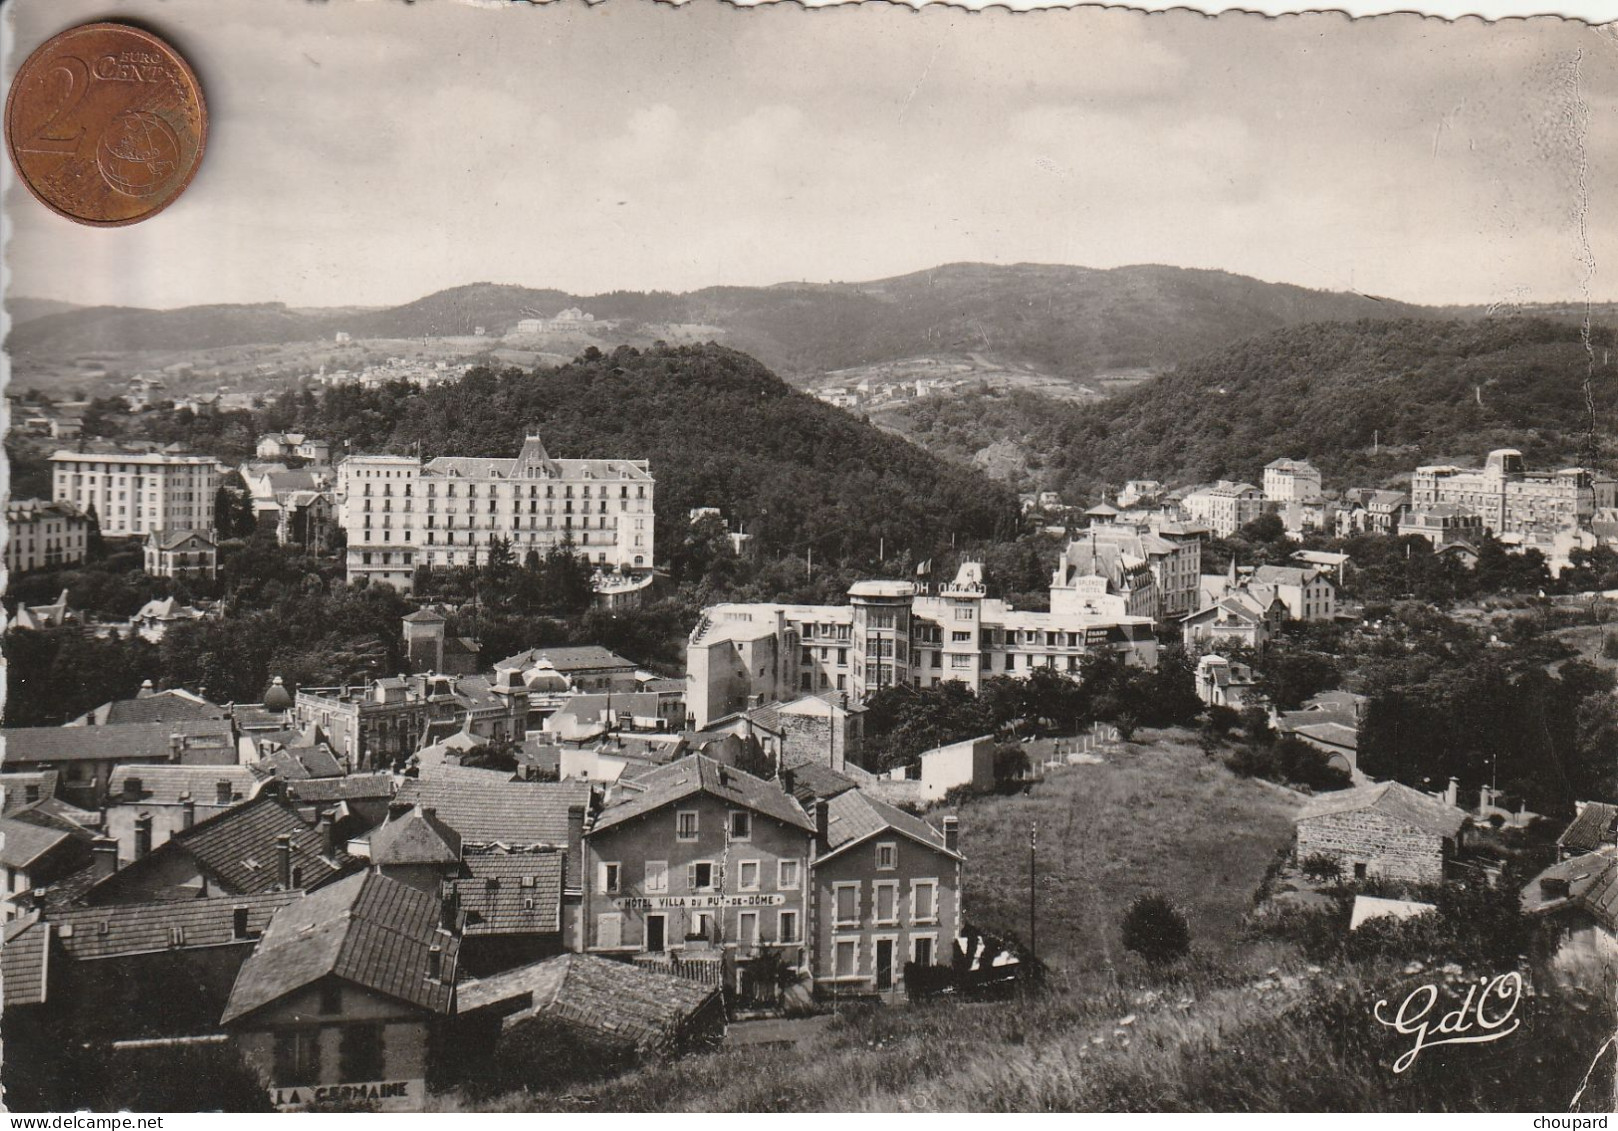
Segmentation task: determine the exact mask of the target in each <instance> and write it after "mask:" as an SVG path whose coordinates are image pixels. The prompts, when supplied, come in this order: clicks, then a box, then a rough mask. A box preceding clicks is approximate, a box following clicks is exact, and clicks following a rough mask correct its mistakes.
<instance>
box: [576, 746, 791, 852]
mask: <svg viewBox="0 0 1618 1131" xmlns="http://www.w3.org/2000/svg"><path fill="white" fill-rule="evenodd" d="M637 783H638V784H639V785H640V786H642V787H643V788H642V791H641V792H640V793H637V794H632V795H630V796H628V797H626V798H625V799H624V800H622V801H620V802H618V803H616V804H613V805H609V806H607V807H606V808H605V809H603V810H602V811H601V813H600V814H599V815H598V816H597V817H596V821H595V826H594V827H593V828H592V830H591V835H596V834H599V833H601V832H603V831H605V830H606V829H609V828H613V827H614V826H617V825H621V824H623V823H624V822H625V821H628V820H632V819H634V818H635V817H641V816H645V815H646V814H648V813H653V812H656V811H657V810H659V809H661V808H663V807H664V806H665V805H672V804H674V803H675V802H676V801H683V800H684V799H685V798H687V797H691V796H694V795H696V794H699V793H707V794H710V795H712V796H714V797H717V798H719V799H721V800H723V801H726V802H728V803H730V804H732V805H739V806H742V807H744V808H747V809H751V810H753V811H754V812H756V813H762V814H763V815H764V816H766V817H771V818H773V819H774V820H777V821H780V822H781V823H782V824H784V825H790V826H792V827H793V828H799V829H803V830H805V831H807V832H813V831H814V828H815V824H814V822H813V821H811V820H810V819H809V817H808V816H807V815H806V814H805V813H804V811H803V809H802V808H801V807H799V805H798V803H797V802H796V801H794V800H792V798H790V797H788V796H787V795H786V794H785V793H783V792H782V790H781V787H780V786H779V785H777V784H776V783H774V782H767V781H765V780H763V779H762V778H756V777H754V776H753V775H752V774H749V773H744V772H743V771H741V770H738V769H736V768H735V767H732V766H724V765H721V764H720V763H718V762H716V761H714V760H713V759H712V758H709V757H707V756H706V755H704V754H692V755H690V756H689V757H686V758H681V759H680V760H679V761H678V762H672V763H670V764H669V765H667V766H659V767H658V768H657V769H655V770H652V771H651V772H649V773H646V774H643V775H641V776H640V777H639V778H638V779H637Z"/></svg>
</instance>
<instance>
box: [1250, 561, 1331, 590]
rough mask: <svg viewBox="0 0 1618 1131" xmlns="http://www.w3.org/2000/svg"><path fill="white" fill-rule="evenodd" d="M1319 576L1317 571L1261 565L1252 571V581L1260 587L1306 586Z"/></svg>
mask: <svg viewBox="0 0 1618 1131" xmlns="http://www.w3.org/2000/svg"><path fill="white" fill-rule="evenodd" d="M1319 576H1320V571H1319V570H1318V569H1311V568H1305V567H1302V566H1276V565H1262V566H1259V567H1258V568H1257V569H1255V570H1254V571H1253V578H1252V580H1253V581H1254V582H1256V583H1258V584H1261V585H1308V584H1309V583H1310V582H1311V581H1313V580H1314V579H1315V578H1317V577H1319Z"/></svg>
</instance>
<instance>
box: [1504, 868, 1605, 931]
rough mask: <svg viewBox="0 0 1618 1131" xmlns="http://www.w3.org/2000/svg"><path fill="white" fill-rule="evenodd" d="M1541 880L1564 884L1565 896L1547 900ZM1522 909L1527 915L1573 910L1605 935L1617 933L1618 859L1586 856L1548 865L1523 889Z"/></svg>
mask: <svg viewBox="0 0 1618 1131" xmlns="http://www.w3.org/2000/svg"><path fill="white" fill-rule="evenodd" d="M1543 880H1561V881H1563V882H1564V883H1566V884H1567V887H1568V894H1567V895H1566V896H1547V895H1546V894H1545V891H1544V889H1543V888H1542V887H1541V881H1543ZM1522 907H1523V910H1524V911H1526V912H1528V913H1530V914H1533V913H1536V912H1550V911H1560V910H1563V909H1565V908H1569V907H1576V908H1578V909H1579V910H1581V911H1583V912H1585V913H1586V914H1588V915H1589V916H1590V917H1591V918H1592V919H1594V920H1595V921H1596V922H1598V923H1600V924H1601V925H1602V926H1603V927H1605V928H1606V929H1607V930H1608V931H1613V932H1618V856H1613V855H1611V854H1609V853H1606V852H1589V853H1586V854H1584V855H1583V856H1575V857H1573V858H1572V859H1570V860H1564V861H1562V862H1561V863H1560V864H1553V865H1551V866H1550V867H1549V868H1546V869H1545V870H1544V871H1543V872H1541V873H1540V874H1539V875H1537V876H1535V877H1534V878H1533V880H1531V881H1530V882H1529V884H1528V886H1527V887H1525V888H1524V889H1523V893H1522Z"/></svg>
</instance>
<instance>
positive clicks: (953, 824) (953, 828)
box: [944, 814, 961, 852]
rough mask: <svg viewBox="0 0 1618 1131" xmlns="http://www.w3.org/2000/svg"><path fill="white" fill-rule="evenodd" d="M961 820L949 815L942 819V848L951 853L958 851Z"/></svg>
mask: <svg viewBox="0 0 1618 1131" xmlns="http://www.w3.org/2000/svg"><path fill="white" fill-rule="evenodd" d="M960 842H961V820H960V818H959V817H956V816H954V815H953V814H951V815H950V816H948V817H945V818H944V847H945V848H947V849H949V850H950V851H951V852H959V851H960Z"/></svg>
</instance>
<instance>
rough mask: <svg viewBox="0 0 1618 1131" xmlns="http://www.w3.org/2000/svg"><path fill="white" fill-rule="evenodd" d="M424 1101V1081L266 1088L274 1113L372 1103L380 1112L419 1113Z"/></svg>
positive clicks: (371, 1081)
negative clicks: (268, 1091)
mask: <svg viewBox="0 0 1618 1131" xmlns="http://www.w3.org/2000/svg"><path fill="white" fill-rule="evenodd" d="M426 1098H427V1081H425V1080H369V1081H366V1082H364V1083H357V1084H311V1085H307V1086H303V1085H300V1086H297V1087H292V1088H271V1089H270V1102H271V1103H272V1104H274V1105H275V1107H276V1109H277V1110H278V1111H318V1110H319V1109H320V1108H323V1107H332V1106H336V1105H339V1104H340V1105H343V1106H347V1105H349V1104H353V1105H356V1106H358V1105H361V1104H375V1105H376V1107H377V1108H378V1109H379V1110H381V1111H420V1110H421V1105H422V1101H423V1100H425V1099H426Z"/></svg>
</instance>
